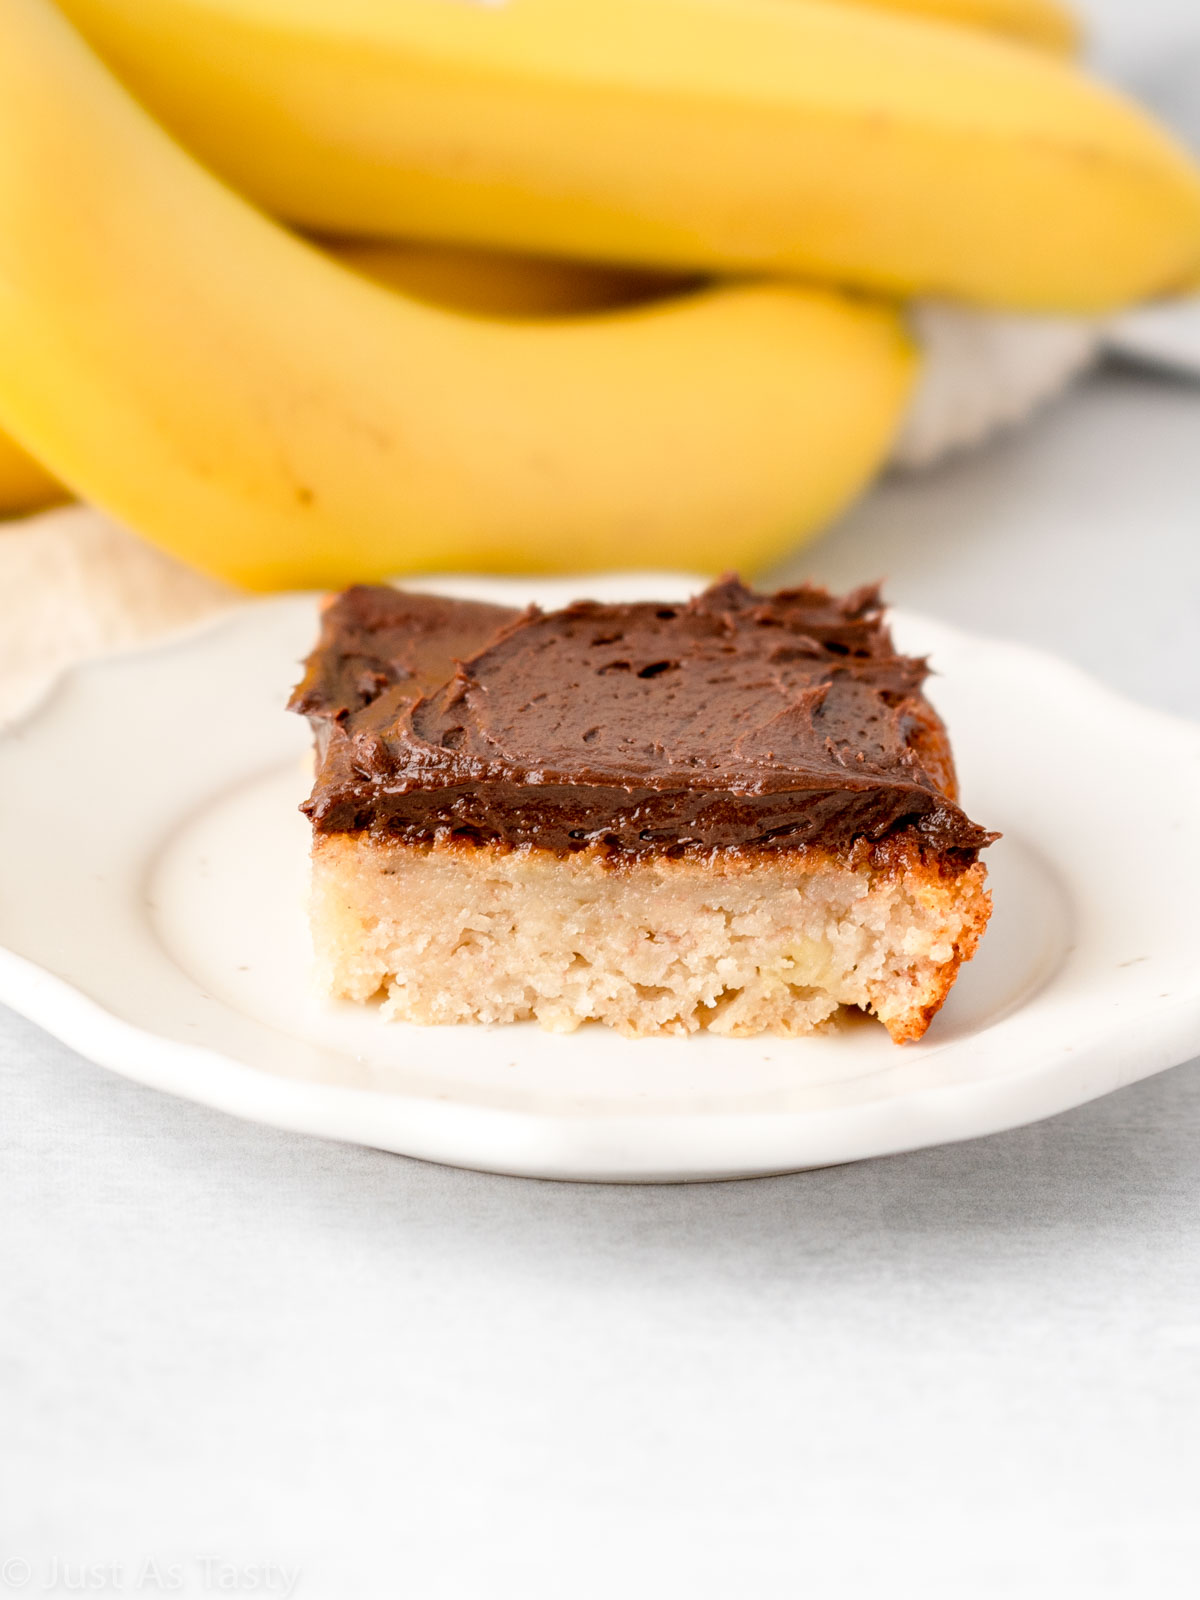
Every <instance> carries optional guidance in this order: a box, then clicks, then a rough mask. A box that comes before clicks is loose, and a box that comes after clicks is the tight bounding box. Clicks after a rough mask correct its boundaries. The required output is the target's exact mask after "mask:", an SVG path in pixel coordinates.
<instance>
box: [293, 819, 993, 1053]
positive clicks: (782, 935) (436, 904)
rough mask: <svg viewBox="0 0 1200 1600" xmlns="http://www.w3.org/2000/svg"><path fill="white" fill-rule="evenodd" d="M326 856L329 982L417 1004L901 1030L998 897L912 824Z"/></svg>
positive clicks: (634, 1028) (464, 1010)
mask: <svg viewBox="0 0 1200 1600" xmlns="http://www.w3.org/2000/svg"><path fill="white" fill-rule="evenodd" d="M313 867H314V875H313V905H312V922H313V933H314V940H315V944H316V950H317V958H318V967H319V970H320V973H321V977H322V981H323V985H324V987H325V988H326V989H327V990H328V992H330V993H331V994H333V995H335V996H338V997H342V998H347V999H354V1000H367V999H370V998H372V997H374V996H382V997H383V1001H384V1009H385V1012H386V1013H387V1014H388V1015H389V1016H392V1017H395V1018H398V1019H400V1020H405V1021H412V1022H420V1023H454V1022H464V1021H479V1022H493V1023H498V1022H511V1021H520V1020H524V1019H527V1018H534V1019H536V1020H538V1021H539V1022H541V1023H542V1025H543V1026H546V1027H550V1028H554V1029H558V1030H563V1031H567V1030H570V1029H572V1028H574V1027H577V1026H578V1025H579V1024H580V1023H581V1022H584V1021H588V1020H595V1021H600V1022H603V1023H606V1024H608V1025H609V1026H612V1027H615V1028H617V1029H618V1030H619V1031H620V1032H622V1033H625V1034H628V1035H634V1036H642V1035H647V1034H655V1033H689V1032H693V1031H695V1030H697V1029H699V1028H707V1029H709V1030H711V1031H713V1032H716V1033H724V1034H728V1035H732V1036H735V1037H736V1036H748V1035H752V1034H755V1033H761V1032H777V1033H783V1034H793V1035H794V1034H802V1033H807V1032H811V1031H812V1030H813V1029H814V1028H816V1027H820V1026H821V1025H822V1024H824V1023H827V1022H828V1021H829V1019H830V1018H832V1017H833V1016H834V1014H835V1013H836V1012H837V1011H838V1010H839V1008H841V1007H843V1006H847V1007H858V1008H860V1009H863V1010H866V1011H869V1012H871V1013H873V1014H874V1015H876V1016H878V1017H879V1019H880V1020H881V1021H882V1022H883V1023H884V1025H885V1026H886V1027H887V1029H888V1032H889V1033H890V1035H891V1037H892V1038H893V1039H894V1040H895V1041H896V1042H897V1043H903V1042H906V1041H910V1040H916V1039H919V1038H920V1037H921V1036H922V1034H923V1033H924V1032H925V1030H926V1028H927V1027H928V1025H929V1023H930V1020H931V1019H932V1018H933V1016H934V1015H935V1014H936V1013H937V1011H938V1009H939V1007H940V1006H941V1005H942V1002H943V1001H944V1000H945V998H946V995H947V994H948V992H949V990H950V988H951V986H952V985H953V983H954V980H955V977H956V976H957V973H958V969H959V967H960V966H961V964H962V962H963V961H966V960H969V959H970V957H971V956H972V955H973V953H974V951H975V947H976V945H977V943H978V941H979V937H980V935H981V934H982V932H983V930H984V927H985V926H986V923H987V918H988V914H989V910H990V900H989V896H988V894H987V892H986V890H985V888H984V870H983V868H982V866H981V865H979V864H978V863H975V864H973V865H971V866H965V867H960V868H958V869H957V870H949V868H948V867H947V863H946V862H945V861H943V860H939V859H938V858H937V857H936V856H931V855H930V853H929V851H928V850H927V849H924V848H923V847H922V844H921V842H920V840H919V839H917V838H909V839H896V840H892V841H890V842H889V845H888V846H887V848H885V849H882V850H878V849H877V850H876V851H875V852H874V853H871V852H869V851H867V850H864V849H862V848H858V849H853V848H852V849H851V850H849V851H841V852H830V851H825V850H821V849H818V848H810V849H807V850H804V851H794V852H788V853H787V854H785V855H777V856H773V857H762V856H759V857H753V856H749V855H741V854H737V853H728V852H710V853H709V855H708V856H706V857H695V856H694V857H667V856H658V857H646V858H641V859H638V860H629V859H624V860H622V859H614V858H613V857H612V856H611V855H610V854H608V853H607V852H605V851H603V850H592V851H585V852H579V853H576V854H574V855H572V856H570V857H566V858H564V857H562V856H559V855H557V854H554V853H553V852H549V851H541V850H537V849H535V848H528V847H526V848H516V849H514V848H511V847H508V846H504V845H497V844H483V845H479V844H469V843H466V842H464V841H461V840H457V841H455V840H445V841H439V842H437V843H426V844H406V843H403V842H395V841H388V840H381V839H379V838H377V837H373V836H371V835H370V834H369V833H365V832H364V833H358V834H328V835H321V836H318V837H317V838H316V840H315V841H314V855H313Z"/></svg>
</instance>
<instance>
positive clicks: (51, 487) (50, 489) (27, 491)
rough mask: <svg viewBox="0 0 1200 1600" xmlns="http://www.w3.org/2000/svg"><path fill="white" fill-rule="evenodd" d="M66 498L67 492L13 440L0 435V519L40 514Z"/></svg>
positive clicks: (2, 434) (5, 435)
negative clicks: (30, 513) (45, 508)
mask: <svg viewBox="0 0 1200 1600" xmlns="http://www.w3.org/2000/svg"><path fill="white" fill-rule="evenodd" d="M65 498H66V491H65V490H64V489H63V488H62V487H61V486H60V485H59V484H58V482H57V481H56V480H55V479H54V478H52V477H51V475H50V474H49V473H48V472H46V471H45V470H44V468H42V467H40V466H39V465H38V463H37V462H36V461H35V460H34V459H33V457H32V456H31V455H28V454H27V453H26V452H25V451H24V450H22V449H21V446H20V445H19V444H18V443H17V441H16V440H15V439H10V438H9V437H8V435H7V434H4V433H0V517H15V516H21V515H23V514H24V513H26V512H29V511H41V510H42V509H43V508H44V507H45V506H52V505H56V504H57V503H58V502H59V501H60V500H64V499H65Z"/></svg>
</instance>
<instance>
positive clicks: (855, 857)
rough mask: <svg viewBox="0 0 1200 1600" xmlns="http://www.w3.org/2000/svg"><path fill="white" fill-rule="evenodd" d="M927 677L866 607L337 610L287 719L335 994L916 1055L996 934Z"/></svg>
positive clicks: (402, 1007)
mask: <svg viewBox="0 0 1200 1600" xmlns="http://www.w3.org/2000/svg"><path fill="white" fill-rule="evenodd" d="M926 675H927V669H926V666H925V663H924V662H923V661H920V660H914V659H912V658H910V657H907V656H902V655H898V654H897V653H896V651H895V648H894V646H893V644H892V640H891V636H890V633H889V631H888V629H887V627H886V625H885V622H884V618H883V610H882V605H881V602H880V598H879V593H878V590H877V589H875V588H864V589H860V590H857V591H856V592H855V593H853V594H849V595H846V596H845V597H842V598H839V597H836V596H833V595H830V594H828V593H826V591H825V590H823V589H819V588H815V587H812V586H807V585H806V586H804V587H801V588H796V589H783V590H780V591H779V592H778V593H776V594H756V593H754V592H752V591H751V590H749V589H747V588H745V587H744V586H743V585H742V584H741V583H740V582H739V581H738V580H737V579H736V578H732V577H729V578H725V579H722V580H721V581H720V582H719V583H717V584H714V585H713V586H712V587H711V588H709V589H707V590H705V592H704V593H702V594H699V595H697V596H696V597H695V598H693V599H692V600H689V601H687V602H685V603H675V602H666V601H664V602H661V603H657V604H656V603H638V604H620V605H610V604H599V603H596V602H593V601H588V600H581V601H578V602H577V603H575V604H573V605H569V606H566V607H564V608H563V609H562V610H558V611H541V610H539V609H537V608H536V607H530V608H529V609H528V610H526V611H520V612H518V611H514V610H510V609H507V608H504V607H501V606H493V605H481V604H477V603H472V602H468V601H464V600H455V599H449V598H444V597H441V596H436V595H428V594H416V593H406V592H404V591H403V590H398V589H391V588H377V587H358V588H353V589H348V590H347V591H346V592H345V593H344V594H341V595H339V596H337V597H336V598H335V599H334V600H332V601H331V602H330V603H329V604H328V605H327V606H326V608H325V611H324V616H323V622H322V627H321V636H320V639H319V641H318V644H317V647H316V649H315V650H314V652H313V654H312V655H311V656H310V657H309V659H308V662H307V664H306V670H305V674H304V677H303V680H302V681H301V683H300V684H299V686H298V687H297V689H296V691H295V693H294V695H293V697H292V701H291V705H292V709H294V710H296V711H299V712H302V713H304V714H305V715H306V716H308V717H309V719H310V720H311V723H312V726H313V729H314V732H315V736H316V745H317V776H316V782H315V785H314V788H313V792H312V797H311V798H310V799H309V800H308V801H306V802H305V805H304V810H305V811H306V812H307V814H308V816H309V818H310V819H311V821H312V825H313V835H314V837H313V881H312V901H311V917H312V932H313V939H314V943H315V947H316V955H317V964H318V970H319V973H320V976H321V981H322V984H323V986H324V987H325V989H326V990H327V991H328V992H329V993H330V994H332V995H334V996H340V997H343V998H349V999H353V1000H368V999H371V998H372V997H375V996H379V997H381V998H382V1000H383V1010H384V1013H385V1014H386V1015H388V1016H390V1017H396V1018H402V1019H404V1020H407V1021H411V1022H421V1023H450V1022H488V1023H497V1022H513V1021H518V1020H520V1019H523V1018H530V1017H532V1018H536V1019H537V1020H538V1021H539V1022H540V1023H542V1024H543V1025H544V1026H546V1027H550V1028H557V1029H564V1030H566V1029H572V1028H574V1027H576V1026H577V1025H578V1024H579V1023H581V1022H584V1021H587V1020H589V1019H595V1020H597V1021H599V1022H603V1023H607V1024H609V1025H610V1026H612V1027H614V1028H617V1029H619V1030H620V1031H621V1032H622V1033H626V1034H653V1033H663V1032H673V1033H682V1032H691V1031H693V1030H694V1029H697V1028H710V1029H712V1030H713V1031H714V1032H717V1033H726V1034H734V1035H748V1034H755V1033H759V1032H763V1031H771V1032H777V1033H788V1034H799V1033H806V1032H809V1031H811V1030H812V1029H813V1028H815V1027H817V1026H819V1025H820V1024H821V1023H823V1022H825V1021H826V1020H827V1019H828V1018H830V1017H831V1016H832V1015H833V1014H834V1013H835V1012H837V1010H838V1009H839V1007H842V1006H849V1007H859V1008H861V1009H863V1010H865V1011H869V1012H871V1013H873V1014H874V1015H875V1016H877V1017H878V1018H879V1019H880V1020H881V1021H882V1022H883V1024H884V1025H885V1026H886V1028H887V1029H888V1032H889V1033H890V1034H891V1036H892V1038H893V1039H895V1040H897V1041H905V1040H911V1039H919V1038H920V1037H921V1035H922V1034H923V1033H924V1031H925V1029H926V1027H927V1026H928V1025H929V1022H930V1019H931V1018H932V1017H933V1015H934V1014H935V1012H936V1011H937V1010H938V1008H939V1006H940V1005H941V1004H942V1002H943V1000H944V999H945V998H946V995H947V993H948V992H949V989H950V987H951V985H952V984H953V982H954V979H955V977H956V975H957V973H958V969H959V966H960V965H961V963H962V962H963V961H965V960H968V959H969V958H970V957H971V955H972V954H973V952H974V950H975V946H976V944H977V942H978V940H979V937H980V935H981V933H982V932H983V929H984V927H985V925H986V923H987V919H988V913H989V910H990V900H989V896H988V894H987V891H986V889H985V887H984V868H983V865H982V863H981V862H980V861H979V859H978V857H979V852H980V850H981V849H982V848H983V847H984V846H985V845H987V844H988V843H989V842H990V841H991V839H992V838H994V837H995V836H994V835H992V834H989V833H987V832H986V831H985V830H984V829H982V828H980V827H978V826H977V825H976V824H975V823H974V822H972V821H970V820H969V818H968V817H967V816H966V815H965V813H964V812H963V811H962V810H961V809H960V807H959V805H958V802H957V791H956V784H955V777H954V767H953V762H952V760H951V755H950V749H949V744H948V740H947V737H946V731H945V728H944V727H943V726H942V723H941V722H940V720H939V718H938V716H937V714H936V712H935V711H934V710H933V708H932V706H930V704H929V702H928V701H927V700H926V699H925V698H924V695H923V694H922V684H923V683H924V680H925V677H926Z"/></svg>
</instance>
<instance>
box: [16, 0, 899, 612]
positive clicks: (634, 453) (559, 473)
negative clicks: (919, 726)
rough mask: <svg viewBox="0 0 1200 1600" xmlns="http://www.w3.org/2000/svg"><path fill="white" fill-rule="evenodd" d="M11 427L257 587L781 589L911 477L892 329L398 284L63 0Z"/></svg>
mask: <svg viewBox="0 0 1200 1600" xmlns="http://www.w3.org/2000/svg"><path fill="white" fill-rule="evenodd" d="M0 34H2V36H3V41H4V48H3V50H0V416H2V417H3V419H4V421H5V422H6V423H7V424H8V425H10V426H11V427H12V429H13V432H14V433H15V435H16V436H17V437H18V438H19V439H21V441H22V442H23V443H24V444H25V445H26V446H27V447H28V448H29V449H30V450H32V451H33V452H34V453H35V454H36V455H37V456H38V458H39V459H40V460H42V461H44V462H45V463H46V465H47V466H48V467H49V468H50V469H52V470H53V471H54V472H55V473H56V474H58V475H59V476H60V477H61V478H62V479H63V481H64V482H66V483H69V484H70V485H71V486H72V487H73V488H74V489H76V490H77V491H79V492H80V493H81V494H83V495H84V496H86V497H87V498H89V499H91V500H93V501H95V502H96V503H97V504H98V505H99V506H101V507H102V508H103V509H105V510H108V511H110V512H112V513H113V514H114V515H115V516H116V517H117V518H118V519H119V520H121V521H123V522H124V523H126V524H127V525H128V526H130V527H132V528H134V529H136V530H137V531H139V532H141V533H142V534H144V535H145V536H146V537H148V538H149V539H151V540H152V541H153V542H155V543H157V544H159V545H161V546H162V547H163V548H165V549H167V550H170V551H172V552H174V553H175V554H177V555H179V556H181V557H182V558H183V559H184V560H187V561H190V562H192V563H193V564H194V565H196V566H197V567H200V568H203V569H206V570H208V571H209V572H212V573H215V574H217V575H221V576H226V577H229V578H231V579H233V580H235V581H236V582H239V583H241V584H244V585H248V586H253V587H264V588H265V587H275V586H288V585H327V584H340V583H343V582H346V581H348V580H351V579H356V578H357V579H370V578H378V577H382V576H384V575H386V574H390V573H393V572H396V571H400V570H407V571H414V570H418V569H435V568H441V569H445V568H451V567H458V566H475V567H485V568H492V569H494V570H497V569H498V570H528V569H532V568H542V569H545V568H554V567H558V568H570V569H575V570H578V569H581V568H587V567H590V568H596V567H601V566H611V565H613V564H614V563H630V562H632V563H633V564H644V563H653V564H664V563H666V564H670V565H690V566H692V567H699V568H707V569H710V570H711V569H715V568H718V567H720V566H722V565H725V564H727V563H731V562H736V563H743V564H745V565H746V566H748V567H751V568H752V567H756V566H760V565H762V564H763V563H765V562H767V561H769V560H770V559H772V558H773V557H775V556H777V555H778V554H780V553H782V551H783V550H784V549H785V548H787V547H788V546H789V545H790V544H791V543H793V542H794V541H795V539H796V538H797V537H798V536H799V535H801V534H803V533H804V532H806V531H811V530H813V529H815V528H816V527H818V526H819V525H820V524H821V523H823V522H824V521H826V520H827V519H828V518H829V517H830V516H831V515H833V514H834V513H835V512H836V511H837V510H838V509H839V508H840V507H841V506H842V505H844V504H845V503H846V501H847V500H848V499H849V498H850V497H851V496H852V495H853V494H854V493H855V492H856V491H857V490H858V489H859V488H860V487H861V486H862V485H863V484H864V483H865V482H866V481H867V480H868V479H869V477H870V476H871V474H872V473H873V472H874V470H875V469H876V468H877V466H878V464H879V463H880V461H881V460H882V458H883V457H884V455H885V454H886V451H887V448H888V445H889V443H890V441H891V438H892V436H893V434H894V432H895V430H896V428H897V425H898V421H899V418H900V415H901V413H902V411H903V408H904V404H905V400H906V397H907V395H908V393H909V390H910V388H911V384H912V379H913V375H914V370H915V365H916V363H915V357H914V355H913V352H912V348H911V346H910V344H909V341H908V339H907V336H906V334H905V333H904V331H903V328H902V326H901V322H900V319H899V317H898V315H897V313H896V312H895V311H893V310H891V309H888V308H886V307H879V306H873V305H868V304H864V303H861V302H858V301H855V300H852V299H850V298H847V297H845V296H842V295H839V294H837V293H834V292H832V291H820V290H809V289H803V288H799V287H793V286H788V285H782V284H781V285H770V284H766V285H753V284H747V285H738V286H729V287H722V288H714V289H709V290H705V291H701V292H698V293H695V294H690V295H685V296H681V297H677V298H673V299H670V300H667V301H661V302H657V303H654V304H652V305H648V306H642V307H636V308H634V309H631V310H626V311H615V312H608V313H602V314H596V315H592V316H588V317H578V318H568V319H558V320H552V321H546V322H541V323H529V322H525V323H520V322H510V321H497V320H488V319H482V318H479V317H474V316H463V315H459V314H455V313H451V312H446V311H442V310H438V309H436V308H433V307H430V306H427V305H425V304H422V303H420V302H418V301H415V300H413V299H411V298H408V297H406V296H403V295H401V294H399V293H396V292H392V291H389V290H385V289H383V288H380V287H378V286H377V285H375V284H372V283H370V282H368V281H366V280H365V279H363V278H362V277H360V276H359V275H358V274H356V273H355V272H353V271H350V270H348V269H347V268H345V267H343V266H341V265H339V264H338V263H337V262H335V261H333V260H331V259H330V258H328V257H326V256H324V255H322V254H321V253H320V252H319V251H317V250H316V249H314V248H312V247H310V246H309V245H307V244H305V243H304V242H302V241H300V240H298V239H297V238H295V237H294V236H293V235H291V234H289V233H288V232H287V231H286V230H284V229H282V228H280V227H279V226H277V225H276V224H275V223H273V222H271V221H270V220H268V219H267V218H265V217H264V216H262V215H261V214H260V213H258V212H257V211H256V210H254V209H253V208H252V207H251V206H249V205H248V204H247V203H246V202H244V201H243V200H242V199H240V197H238V196H237V195H235V194H233V193H232V192H231V191H229V190H228V189H226V188H225V187H224V186H223V185H222V184H221V183H220V182H219V181H218V180H216V179H215V178H213V177H212V176H211V175H210V174H209V173H208V172H207V171H206V170H205V169H204V168H203V167H201V166H200V165H199V163H197V162H196V161H194V160H193V159H192V158H191V157H190V156H189V155H187V154H186V153H185V152H184V151H183V150H182V149H180V148H179V147H178V146H177V145H175V144H174V143H173V142H172V141H171V139H170V138H169V137H168V136H167V135H166V134H165V133H163V132H162V130H161V129H160V128H159V127H158V126H157V125H156V124H155V123H154V122H153V121H152V120H151V119H150V117H149V116H148V115H147V114H146V113H145V112H144V111H143V110H142V109H141V107H140V106H139V105H138V104H137V103H136V102H135V101H134V100H133V99H132V97H131V96H129V95H128V94H127V93H126V92H125V91H124V90H123V89H122V88H121V86H120V85H119V84H118V83H117V82H116V81H115V80H114V79H113V78H112V77H111V76H110V75H109V74H108V73H107V72H106V71H105V70H104V68H103V67H102V66H101V65H100V64H99V62H98V61H97V60H96V58H95V57H94V56H93V55H92V54H91V53H90V52H89V51H88V50H87V49H86V47H85V46H84V45H83V43H82V41H81V40H80V39H79V38H78V36H77V35H76V34H74V33H73V32H72V30H71V29H70V27H69V26H68V24H67V23H66V22H65V21H64V19H63V18H62V16H61V15H60V14H59V13H58V12H57V11H56V10H55V9H53V8H52V7H51V6H50V5H49V4H47V3H46V0H0Z"/></svg>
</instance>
